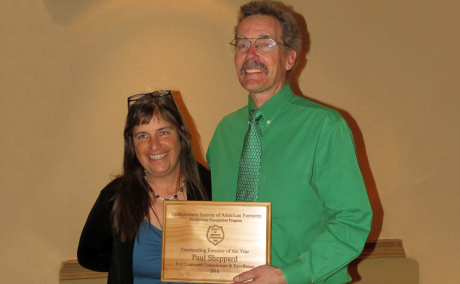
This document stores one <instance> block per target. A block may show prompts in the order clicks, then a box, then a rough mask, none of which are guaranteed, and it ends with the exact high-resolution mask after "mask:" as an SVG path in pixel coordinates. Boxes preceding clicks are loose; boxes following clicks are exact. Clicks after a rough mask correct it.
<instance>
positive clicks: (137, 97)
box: [128, 90, 179, 110]
mask: <svg viewBox="0 0 460 284" xmlns="http://www.w3.org/2000/svg"><path fill="white" fill-rule="evenodd" d="M145 96H151V97H154V98H158V97H165V96H170V97H171V99H172V101H173V103H174V106H175V107H176V109H177V110H179V109H178V108H177V105H176V102H175V101H174V97H173V95H172V94H171V91H167V90H159V91H155V92H153V93H146V94H137V95H134V96H131V97H129V98H128V110H129V107H130V106H131V104H132V103H133V102H137V101H139V100H142V98H144V97H145Z"/></svg>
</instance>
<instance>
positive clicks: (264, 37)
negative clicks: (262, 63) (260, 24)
mask: <svg viewBox="0 0 460 284" xmlns="http://www.w3.org/2000/svg"><path fill="white" fill-rule="evenodd" d="M240 39H246V40H247V41H248V42H249V46H248V50H247V51H246V52H245V53H247V52H248V51H249V48H251V43H254V45H255V47H256V50H257V51H258V52H260V51H259V46H258V45H257V44H256V41H258V40H259V39H269V40H271V41H272V42H273V43H274V44H275V45H278V44H279V45H282V46H287V47H290V46H289V45H288V44H284V43H280V42H277V41H275V40H274V39H272V38H271V37H269V36H261V37H257V38H254V37H251V38H247V37H240V38H235V39H234V40H232V41H231V42H229V44H230V45H232V46H234V47H235V50H234V52H233V53H235V54H238V51H237V50H236V41H237V40H240ZM250 39H254V41H250ZM234 42H235V43H234ZM274 51H275V49H273V51H272V52H270V53H266V54H271V53H273V52H274ZM240 54H244V53H240Z"/></svg>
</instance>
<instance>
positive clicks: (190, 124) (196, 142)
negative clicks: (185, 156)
mask: <svg viewBox="0 0 460 284" xmlns="http://www.w3.org/2000/svg"><path fill="white" fill-rule="evenodd" d="M172 94H173V97H174V101H175V102H176V105H177V107H178V108H179V111H180V113H181V114H182V117H183V118H184V120H185V124H186V125H187V128H188V131H189V132H190V135H191V136H192V151H193V154H194V155H195V159H196V160H197V161H198V162H199V163H200V164H202V165H203V166H205V167H207V165H208V164H207V163H206V158H205V156H204V154H203V147H202V146H201V136H200V134H199V133H198V129H197V128H196V124H195V121H194V120H193V118H192V116H191V115H190V113H189V112H188V110H187V107H186V106H185V104H184V100H183V99H182V95H181V93H180V92H179V91H172Z"/></svg>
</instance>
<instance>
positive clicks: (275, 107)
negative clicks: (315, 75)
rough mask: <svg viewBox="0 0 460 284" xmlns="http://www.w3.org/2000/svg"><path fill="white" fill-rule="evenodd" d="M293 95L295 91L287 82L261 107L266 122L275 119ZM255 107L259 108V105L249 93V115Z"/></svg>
mask: <svg viewBox="0 0 460 284" xmlns="http://www.w3.org/2000/svg"><path fill="white" fill-rule="evenodd" d="M292 96H294V93H293V92H292V90H291V86H289V83H286V84H285V85H284V86H283V87H282V88H281V90H279V91H278V93H276V94H275V95H274V96H273V97H271V98H270V99H269V100H268V101H266V102H265V103H264V104H263V105H262V106H261V107H260V108H259V110H260V112H262V119H263V120H265V121H266V122H268V121H270V122H271V121H273V120H274V119H275V117H276V115H277V114H278V113H279V111H280V110H281V109H282V108H283V106H284V104H285V103H286V102H287V101H289V99H291V98H292ZM253 109H257V107H256V106H255V105H254V103H253V102H252V100H251V97H250V96H249V95H248V117H249V112H250V111H251V110H253Z"/></svg>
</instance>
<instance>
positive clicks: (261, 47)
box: [230, 37, 289, 55]
mask: <svg viewBox="0 0 460 284" xmlns="http://www.w3.org/2000/svg"><path fill="white" fill-rule="evenodd" d="M251 39H254V38H251ZM251 43H252V41H250V39H249V38H244V37H243V38H237V39H234V40H232V42H230V44H231V45H232V46H233V48H232V49H233V52H234V53H236V54H245V53H247V52H248V50H249V47H250V46H251ZM254 44H255V46H256V49H257V51H259V52H260V54H263V55H266V54H270V53H273V51H275V47H276V45H277V44H279V45H284V46H289V45H287V44H283V43H279V42H276V41H274V40H273V39H271V38H269V37H265V38H264V37H259V38H256V39H255V41H254Z"/></svg>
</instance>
